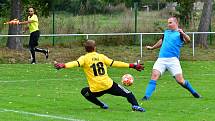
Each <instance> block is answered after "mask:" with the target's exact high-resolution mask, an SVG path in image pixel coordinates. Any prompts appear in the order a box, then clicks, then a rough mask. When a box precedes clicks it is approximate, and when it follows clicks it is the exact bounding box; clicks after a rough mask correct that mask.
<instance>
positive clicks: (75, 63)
mask: <svg viewBox="0 0 215 121" xmlns="http://www.w3.org/2000/svg"><path fill="white" fill-rule="evenodd" d="M77 66H78V62H77V61H72V62H68V63H65V68H72V67H77Z"/></svg>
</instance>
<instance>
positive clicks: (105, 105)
mask: <svg viewBox="0 0 215 121" xmlns="http://www.w3.org/2000/svg"><path fill="white" fill-rule="evenodd" d="M100 107H101V108H102V109H108V105H107V104H105V103H103V106H100Z"/></svg>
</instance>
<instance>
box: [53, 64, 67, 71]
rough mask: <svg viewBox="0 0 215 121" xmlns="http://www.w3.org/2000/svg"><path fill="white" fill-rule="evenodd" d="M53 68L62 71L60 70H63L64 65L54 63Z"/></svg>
mask: <svg viewBox="0 0 215 121" xmlns="http://www.w3.org/2000/svg"><path fill="white" fill-rule="evenodd" d="M54 67H55V68H56V69H57V70H59V69H62V68H65V64H64V63H55V64H54Z"/></svg>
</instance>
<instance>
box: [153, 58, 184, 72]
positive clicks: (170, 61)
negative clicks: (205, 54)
mask: <svg viewBox="0 0 215 121" xmlns="http://www.w3.org/2000/svg"><path fill="white" fill-rule="evenodd" d="M153 69H156V70H158V71H160V73H161V75H162V74H163V73H164V72H165V71H166V70H168V71H169V72H170V73H171V74H172V76H175V75H177V74H182V69H181V65H180V62H179V60H178V58H176V57H172V58H158V59H157V61H156V62H155V63H154V66H153Z"/></svg>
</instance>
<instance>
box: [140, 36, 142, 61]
mask: <svg viewBox="0 0 215 121" xmlns="http://www.w3.org/2000/svg"><path fill="white" fill-rule="evenodd" d="M140 57H141V59H142V58H143V34H140Z"/></svg>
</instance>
